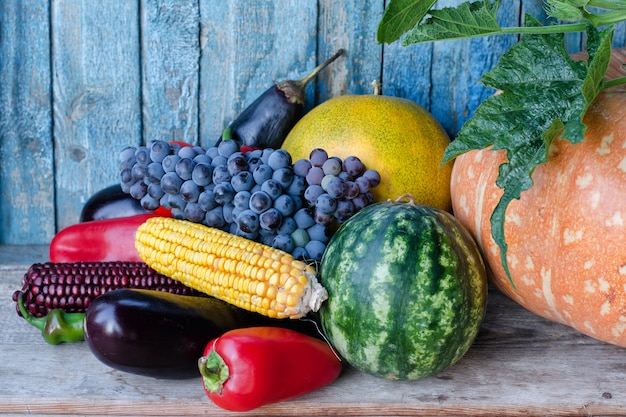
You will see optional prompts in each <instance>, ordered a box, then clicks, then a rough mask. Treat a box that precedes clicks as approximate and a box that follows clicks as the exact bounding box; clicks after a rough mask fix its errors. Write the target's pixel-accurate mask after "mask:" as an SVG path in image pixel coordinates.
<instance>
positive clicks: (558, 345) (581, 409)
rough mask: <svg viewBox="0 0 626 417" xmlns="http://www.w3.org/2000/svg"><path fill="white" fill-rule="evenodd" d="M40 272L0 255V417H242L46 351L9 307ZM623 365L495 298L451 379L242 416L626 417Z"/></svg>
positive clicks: (68, 350) (77, 353) (59, 349)
mask: <svg viewBox="0 0 626 417" xmlns="http://www.w3.org/2000/svg"><path fill="white" fill-rule="evenodd" d="M45 260H46V248H45V247H15V246H0V294H2V300H3V301H2V303H1V305H2V309H1V310H0V317H1V319H0V322H2V323H3V324H4V325H3V330H2V332H0V346H1V347H0V414H10V415H25V414H31V415H32V414H35V415H53V414H63V415H129V416H134V415H160V416H174V415H185V416H195V415H204V416H210V415H231V416H236V415H239V414H238V413H229V412H224V411H223V410H221V409H219V408H217V407H216V406H214V405H213V404H212V403H211V402H210V400H208V398H207V397H205V395H204V392H203V390H202V385H201V382H200V379H199V378H197V379H195V378H194V379H190V380H183V381H170V380H157V379H153V378H149V377H143V376H138V375H133V374H128V373H124V372H120V371H116V370H113V369H111V368H108V367H106V366H105V365H103V364H101V363H100V362H99V361H98V360H97V359H95V357H94V356H93V355H92V354H91V353H90V351H89V349H88V347H87V346H86V344H85V343H84V342H81V343H75V344H64V345H57V346H52V345H48V344H46V343H45V342H44V341H43V340H42V338H41V336H40V334H39V333H38V330H36V329H35V328H33V327H31V326H30V325H28V324H27V323H26V322H25V321H24V320H23V319H21V318H19V317H18V316H17V314H16V312H15V305H14V303H13V301H12V300H11V294H12V293H13V291H15V290H16V289H19V288H20V282H21V279H22V276H23V274H24V272H25V271H26V269H27V267H28V265H29V264H30V263H32V262H41V261H45ZM625 357H626V351H625V350H624V349H623V348H619V347H616V346H612V345H608V344H605V343H601V342H598V341H596V340H593V339H591V338H589V337H587V336H584V335H581V334H579V333H577V332H576V331H574V330H571V329H569V328H568V327H565V326H562V325H559V324H556V323H552V322H549V321H546V320H544V319H542V318H539V317H537V316H535V315H533V314H531V313H529V312H527V311H526V310H524V309H522V308H521V307H519V306H518V305H517V304H515V303H513V302H512V301H510V300H509V299H507V298H505V297H504V296H502V295H501V294H499V293H497V292H496V291H495V290H492V291H491V292H490V299H489V307H488V311H487V317H486V320H485V322H484V324H483V327H482V330H481V332H480V334H479V337H478V339H477V340H476V342H475V344H474V345H473V347H472V348H471V349H470V351H469V352H468V353H467V354H466V356H465V357H464V358H462V359H461V360H460V361H459V362H458V363H457V364H456V365H455V366H453V367H451V368H449V369H448V370H446V371H444V372H441V373H440V374H437V375H435V376H432V377H429V378H425V379H422V380H419V381H387V380H383V379H379V378H376V377H372V376H369V375H366V374H363V373H361V372H358V371H356V370H354V369H347V370H346V371H345V373H344V374H343V375H341V376H340V378H339V379H338V380H337V381H336V382H334V383H333V384H331V385H329V386H327V387H324V388H322V389H320V390H318V391H315V392H312V393H310V394H307V395H305V396H302V397H299V398H297V399H294V400H291V401H287V402H283V403H279V404H274V405H269V406H266V407H263V408H261V409H258V410H256V411H254V412H252V413H249V414H253V415H291V416H295V415H350V416H356V415H359V416H369V415H372V416H373V415H375V416H387V415H429V416H442V415H457V416H458V415H468V416H469V415H471V416H479V415H485V416H544V415H550V416H563V415H589V416H591V415H593V416H599V415H606V416H609V415H611V416H618V415H621V416H624V415H626V360H625V359H624V358H625ZM242 415H246V414H245V413H244V414H242Z"/></svg>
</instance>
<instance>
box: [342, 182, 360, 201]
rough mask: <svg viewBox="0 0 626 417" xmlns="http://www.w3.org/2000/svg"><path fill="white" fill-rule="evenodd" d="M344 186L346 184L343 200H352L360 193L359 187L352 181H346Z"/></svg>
mask: <svg viewBox="0 0 626 417" xmlns="http://www.w3.org/2000/svg"><path fill="white" fill-rule="evenodd" d="M345 184H346V194H345V198H348V199H352V198H354V197H356V196H358V195H359V194H360V193H361V190H360V189H359V186H358V185H356V183H355V182H354V181H346V182H345Z"/></svg>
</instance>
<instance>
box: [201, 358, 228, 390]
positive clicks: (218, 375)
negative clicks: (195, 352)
mask: <svg viewBox="0 0 626 417" xmlns="http://www.w3.org/2000/svg"><path fill="white" fill-rule="evenodd" d="M198 369H199V370H200V374H201V375H202V380H203V382H204V386H205V387H206V389H207V390H208V391H209V392H213V393H221V392H222V389H223V388H224V384H225V383H226V380H228V376H229V371H228V365H226V362H224V359H222V357H221V356H220V355H219V354H218V353H217V352H216V351H215V349H213V350H211V352H209V354H208V355H207V356H203V357H201V358H200V359H198Z"/></svg>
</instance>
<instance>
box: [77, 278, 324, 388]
mask: <svg viewBox="0 0 626 417" xmlns="http://www.w3.org/2000/svg"><path fill="white" fill-rule="evenodd" d="M317 323H318V322H317V321H314V320H312V319H311V320H289V319H283V320H280V319H271V318H268V317H265V316H262V315H260V314H257V313H252V312H249V311H246V310H243V309H241V308H239V307H235V306H233V305H231V304H228V303H226V302H223V301H221V300H218V299H216V298H213V297H195V296H183V295H176V294H170V293H163V292H159V291H152V290H137V289H120V290H114V291H111V292H108V293H106V294H103V295H101V296H99V297H98V298H96V299H95V300H94V301H93V303H92V304H91V305H90V306H89V309H88V310H87V312H86V314H85V321H84V336H85V340H86V342H87V344H88V346H89V349H90V350H91V352H92V353H93V354H94V355H95V356H96V358H98V359H99V360H100V361H101V362H102V363H104V364H105V365H108V366H110V367H112V368H114V369H117V370H120V371H124V372H130V373H134V374H139V375H145V376H151V377H154V378H163V379H185V378H193V377H195V376H198V365H197V363H198V358H200V357H201V356H202V353H203V351H204V348H205V347H206V344H207V343H208V342H209V341H210V340H212V339H214V338H216V337H219V336H220V335H222V334H223V333H225V332H227V331H229V330H233V329H237V328H243V327H253V326H276V327H288V328H291V329H293V330H297V331H300V332H303V333H306V334H309V335H312V336H317V337H321V334H320V333H319V330H318V325H317Z"/></svg>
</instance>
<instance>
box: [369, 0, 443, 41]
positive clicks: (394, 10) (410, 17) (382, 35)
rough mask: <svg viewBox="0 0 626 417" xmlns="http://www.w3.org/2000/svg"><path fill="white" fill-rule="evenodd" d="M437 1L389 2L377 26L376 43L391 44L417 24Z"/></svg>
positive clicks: (392, 0)
mask: <svg viewBox="0 0 626 417" xmlns="http://www.w3.org/2000/svg"><path fill="white" fill-rule="evenodd" d="M436 1H437V0H390V1H389V4H388V5H387V7H386V9H385V12H384V13H383V17H382V19H381V21H380V23H379V24H378V31H377V33H376V38H377V39H378V42H380V43H383V42H386V43H392V42H394V41H397V40H398V39H400V36H402V35H403V34H404V33H406V32H408V31H409V30H411V29H413V27H414V26H415V25H416V24H418V23H419V22H420V21H421V20H422V19H423V18H424V16H426V13H428V11H429V10H430V8H431V7H433V5H434V4H435V3H436Z"/></svg>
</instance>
